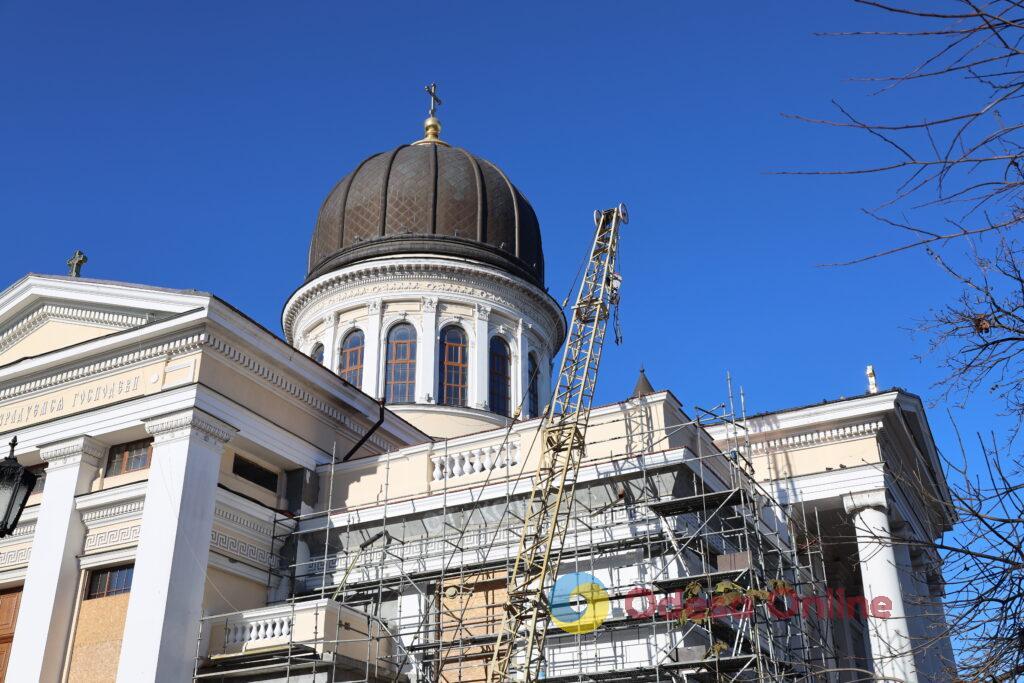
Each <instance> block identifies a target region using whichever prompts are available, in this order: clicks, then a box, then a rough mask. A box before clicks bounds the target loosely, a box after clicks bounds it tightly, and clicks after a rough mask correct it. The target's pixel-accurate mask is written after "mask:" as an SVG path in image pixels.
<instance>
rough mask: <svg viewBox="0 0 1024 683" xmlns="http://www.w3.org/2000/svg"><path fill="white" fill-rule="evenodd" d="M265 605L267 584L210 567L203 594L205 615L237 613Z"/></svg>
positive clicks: (207, 571)
mask: <svg viewBox="0 0 1024 683" xmlns="http://www.w3.org/2000/svg"><path fill="white" fill-rule="evenodd" d="M266 604H267V584H266V583H265V582H264V583H260V582H258V581H252V580H251V579H246V578H244V577H241V576H238V575H236V574H229V573H228V572H226V571H224V570H222V569H217V568H216V567H210V568H209V569H207V570H206V587H205V589H204V593H203V612H204V613H205V614H209V615H212V614H224V613H226V612H237V611H241V610H246V609H253V608H256V607H263V606H265V605H266Z"/></svg>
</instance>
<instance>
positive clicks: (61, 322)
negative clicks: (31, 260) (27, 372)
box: [0, 275, 205, 367]
mask: <svg viewBox="0 0 1024 683" xmlns="http://www.w3.org/2000/svg"><path fill="white" fill-rule="evenodd" d="M197 294H199V293H196V292H180V291H174V290H164V289H160V288H155V287H154V288H149V287H139V286H137V285H127V284H123V283H114V282H104V281H97V280H87V279H84V278H68V277H59V276H49V275H28V276H26V277H24V278H22V279H21V280H19V281H18V282H16V283H15V284H13V285H11V287H9V288H8V289H7V290H5V291H4V292H2V293H0V367H2V366H5V365H9V364H11V363H14V362H16V361H18V360H21V359H23V358H32V357H35V356H40V355H43V354H46V353H50V352H52V351H56V350H58V349H62V348H67V347H69V346H74V345H76V344H81V343H83V342H87V341H89V340H92V339H96V338H98V337H103V336H106V335H108V334H113V333H116V332H121V331H123V330H128V329H131V328H134V327H139V326H141V325H146V324H148V323H151V322H153V321H156V320H162V319H165V318H168V317H170V316H173V315H176V314H179V313H182V312H184V311H187V310H189V309H193V308H196V307H199V306H202V305H203V303H204V300H205V296H202V297H201V298H200V297H198V296H197ZM201 299H202V300H201Z"/></svg>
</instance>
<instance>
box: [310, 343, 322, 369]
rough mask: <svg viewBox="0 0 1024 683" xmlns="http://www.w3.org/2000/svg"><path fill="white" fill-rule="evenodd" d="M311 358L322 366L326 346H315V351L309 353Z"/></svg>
mask: <svg viewBox="0 0 1024 683" xmlns="http://www.w3.org/2000/svg"><path fill="white" fill-rule="evenodd" d="M309 357H310V358H312V359H313V360H315V361H316V362H317V363H321V364H322V363H323V362H324V345H323V344H317V345H316V346H314V347H313V350H312V351H310V352H309Z"/></svg>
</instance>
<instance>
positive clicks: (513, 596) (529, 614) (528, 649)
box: [488, 204, 628, 683]
mask: <svg viewBox="0 0 1024 683" xmlns="http://www.w3.org/2000/svg"><path fill="white" fill-rule="evenodd" d="M594 222H595V224H596V226H597V229H596V230H595V233H594V243H593V246H592V247H591V250H590V262H589V263H588V264H587V270H586V273H585V275H584V278H583V282H582V283H581V284H580V290H579V293H578V294H577V296H576V304H575V305H574V306H573V312H572V322H571V324H570V326H569V336H568V340H567V341H566V345H565V353H564V354H563V355H562V364H561V367H560V369H559V372H558V384H557V386H556V388H555V395H554V399H553V400H552V402H551V407H550V410H549V412H548V415H547V417H546V418H545V421H544V424H543V425H542V427H541V430H542V431H541V433H542V438H543V441H542V452H541V457H540V460H539V462H538V463H537V471H536V474H535V475H534V486H533V490H532V492H531V493H530V498H529V501H528V503H527V505H526V511H525V519H524V520H523V529H522V533H521V535H520V538H519V548H518V552H517V554H516V558H515V562H514V563H513V564H512V570H511V575H510V577H509V581H508V595H507V597H506V600H505V605H504V608H505V613H504V617H503V619H502V624H501V628H500V630H499V632H498V637H497V641H496V642H495V645H494V654H493V656H492V658H491V666H490V669H489V672H488V681H489V683H506V682H507V681H509V680H514V681H522V682H524V683H533V682H534V681H536V680H538V678H539V675H540V669H541V666H542V665H543V662H544V639H545V636H546V633H547V629H548V622H549V606H548V604H547V596H546V595H545V590H546V589H547V588H548V586H549V585H550V584H551V583H552V582H553V580H554V578H555V576H556V574H557V573H558V565H559V561H560V559H561V554H562V544H563V543H564V541H565V535H566V530H567V529H568V527H569V519H570V517H569V515H570V513H571V511H572V501H573V495H574V492H575V489H576V477H577V474H578V472H579V469H580V462H581V461H582V459H583V456H584V453H585V446H586V434H587V422H588V420H589V418H590V407H591V404H592V403H593V401H594V389H595V387H596V385H597V371H598V367H599V366H600V363H601V351H602V349H603V347H604V339H605V332H606V330H607V328H608V318H609V317H610V313H611V309H612V307H613V306H615V305H617V304H618V298H619V285H620V283H621V281H622V279H621V277H619V275H618V273H617V272H616V271H615V262H616V258H617V256H618V246H619V244H618V241H619V227H620V225H621V224H623V223H626V222H628V218H627V214H626V207H625V206H623V205H622V204H619V205H618V206H617V207H616V208H614V209H606V210H604V211H595V212H594Z"/></svg>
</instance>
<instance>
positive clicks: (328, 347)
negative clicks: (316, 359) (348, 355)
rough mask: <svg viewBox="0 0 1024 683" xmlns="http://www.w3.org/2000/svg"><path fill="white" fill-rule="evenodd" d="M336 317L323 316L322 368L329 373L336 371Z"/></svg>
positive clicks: (333, 315) (331, 315) (332, 315)
mask: <svg viewBox="0 0 1024 683" xmlns="http://www.w3.org/2000/svg"><path fill="white" fill-rule="evenodd" d="M337 335H338V316H336V315H335V314H333V313H331V314H330V315H325V316H324V336H323V345H324V367H325V368H327V369H328V370H330V371H331V372H337V371H338V348H337V346H338V337H337Z"/></svg>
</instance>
